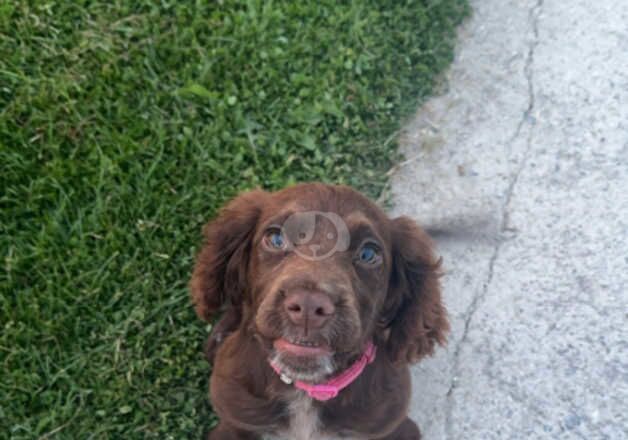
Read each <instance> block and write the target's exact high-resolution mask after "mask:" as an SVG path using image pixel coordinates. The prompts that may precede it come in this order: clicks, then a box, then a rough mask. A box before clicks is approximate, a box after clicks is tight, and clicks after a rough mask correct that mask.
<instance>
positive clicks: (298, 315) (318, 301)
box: [283, 290, 336, 330]
mask: <svg viewBox="0 0 628 440" xmlns="http://www.w3.org/2000/svg"><path fill="white" fill-rule="evenodd" d="M283 306H284V309H285V310H286V313H287V314H288V317H289V318H290V321H292V322H293V323H294V324H296V325H298V326H300V327H304V328H305V329H306V330H307V329H308V328H321V327H322V326H323V325H324V324H325V322H327V320H328V319H329V318H330V317H331V316H332V315H333V314H334V312H335V310H336V308H335V307H334V304H333V303H332V302H331V299H330V298H329V296H327V295H326V294H324V293H322V292H311V291H307V290H300V291H297V292H294V293H290V294H288V296H287V297H286V299H285V300H284V303H283Z"/></svg>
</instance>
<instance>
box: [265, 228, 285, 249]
mask: <svg viewBox="0 0 628 440" xmlns="http://www.w3.org/2000/svg"><path fill="white" fill-rule="evenodd" d="M266 241H267V243H268V244H269V245H270V246H271V247H273V248H275V249H283V248H284V247H285V246H286V240H284V238H283V234H282V233H281V231H279V230H275V229H273V230H270V231H269V232H268V233H267V235H266Z"/></svg>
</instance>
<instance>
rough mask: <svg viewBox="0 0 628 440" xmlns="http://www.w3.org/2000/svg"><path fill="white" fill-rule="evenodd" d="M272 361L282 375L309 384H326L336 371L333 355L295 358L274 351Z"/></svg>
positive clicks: (291, 355)
mask: <svg viewBox="0 0 628 440" xmlns="http://www.w3.org/2000/svg"><path fill="white" fill-rule="evenodd" d="M270 361H271V363H272V364H273V365H274V366H275V367H277V368H278V369H279V371H280V372H281V374H283V375H285V376H287V377H289V378H290V379H292V380H299V381H302V382H307V383H319V382H324V381H325V380H326V379H327V378H328V377H329V376H330V375H331V374H332V373H333V372H334V371H335V369H336V368H335V365H334V360H333V355H332V354H331V353H330V354H329V355H324V356H295V355H293V354H290V353H286V352H282V351H279V350H273V352H272V354H271V357H270Z"/></svg>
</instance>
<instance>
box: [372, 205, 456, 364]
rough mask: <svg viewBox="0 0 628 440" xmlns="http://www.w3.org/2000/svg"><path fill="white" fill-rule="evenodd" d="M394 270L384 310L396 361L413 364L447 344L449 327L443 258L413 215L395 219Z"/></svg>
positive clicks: (393, 224) (391, 349)
mask: <svg viewBox="0 0 628 440" xmlns="http://www.w3.org/2000/svg"><path fill="white" fill-rule="evenodd" d="M392 231H393V232H392V236H393V246H392V260H393V261H392V264H393V267H392V271H391V275H390V282H389V287H388V289H389V291H388V296H387V301H386V305H385V311H384V318H383V319H384V320H385V321H386V325H387V326H388V328H389V330H390V334H389V336H388V338H387V339H388V340H387V348H388V352H389V354H390V356H391V359H392V360H393V361H394V362H409V363H413V362H416V361H418V360H419V359H421V358H422V357H424V356H426V355H430V354H432V353H433V351H434V346H435V344H436V343H438V344H441V345H444V344H445V340H446V334H447V332H448V330H449V322H448V320H447V313H446V311H445V307H444V306H443V304H442V300H441V292H440V282H439V278H440V275H441V274H440V265H441V260H440V259H437V258H436V257H435V256H434V252H433V250H432V247H433V246H432V242H431V240H430V238H429V237H428V235H427V234H426V233H425V232H424V231H423V230H422V229H421V228H420V227H419V226H418V225H417V224H416V223H415V222H414V221H413V220H411V219H410V218H408V217H399V218H396V219H394V220H392Z"/></svg>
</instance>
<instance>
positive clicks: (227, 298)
mask: <svg viewBox="0 0 628 440" xmlns="http://www.w3.org/2000/svg"><path fill="white" fill-rule="evenodd" d="M267 195H268V193H267V192H265V191H261V190H254V191H249V192H247V193H244V194H241V195H240V196H238V197H236V198H235V199H233V200H232V201H231V202H229V203H228V204H227V205H226V206H225V207H224V208H223V209H222V210H221V211H220V213H219V214H218V217H216V218H215V219H214V220H212V221H211V222H209V223H208V224H207V225H205V227H204V228H203V234H204V236H205V243H204V245H203V248H202V249H201V251H200V252H199V254H198V256H197V257H196V265H195V267H194V272H193V274H192V279H191V281H190V290H191V294H192V301H193V303H194V307H195V309H196V314H197V315H198V316H199V317H200V318H201V319H204V320H206V321H209V320H210V319H211V318H212V316H213V315H214V314H215V313H216V312H217V311H219V310H220V309H221V308H223V306H224V307H225V308H226V307H227V306H235V307H236V308H239V306H240V305H241V304H242V300H243V298H244V293H245V289H246V274H247V270H248V262H249V254H250V250H251V239H252V238H253V234H254V232H255V225H256V223H257V219H258V218H259V215H260V213H261V210H262V206H263V203H264V201H265V199H266V196H267Z"/></svg>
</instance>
